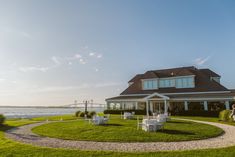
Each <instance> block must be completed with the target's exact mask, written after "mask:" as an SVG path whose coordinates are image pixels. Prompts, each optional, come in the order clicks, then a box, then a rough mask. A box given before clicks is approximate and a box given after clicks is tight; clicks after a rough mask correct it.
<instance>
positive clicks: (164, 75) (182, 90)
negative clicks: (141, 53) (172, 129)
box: [106, 66, 235, 115]
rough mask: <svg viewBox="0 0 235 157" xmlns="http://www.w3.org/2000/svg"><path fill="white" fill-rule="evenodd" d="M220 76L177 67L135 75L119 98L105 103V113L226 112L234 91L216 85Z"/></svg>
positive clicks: (201, 70) (206, 71)
mask: <svg viewBox="0 0 235 157" xmlns="http://www.w3.org/2000/svg"><path fill="white" fill-rule="evenodd" d="M220 78H221V76H220V75H218V74H217V73H215V72H213V71H212V70H210V69H197V68H196V67H193V66H192V67H180V68H173V69H163V70H151V71H147V72H145V73H144V74H138V75H136V76H135V77H133V78H132V79H131V80H130V81H129V82H128V84H129V86H128V88H127V89H126V90H124V91H123V92H122V93H121V94H120V95H119V96H117V97H112V98H108V99H106V102H107V107H108V109H129V110H141V109H143V110H146V114H147V115H148V114H149V113H155V112H164V113H167V112H168V111H170V112H180V111H190V110H204V111H219V110H223V109H230V108H231V103H232V102H233V101H234V100H235V91H234V90H229V89H227V88H226V87H224V86H223V85H222V84H221V83H220Z"/></svg>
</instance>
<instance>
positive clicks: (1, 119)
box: [0, 114, 5, 125]
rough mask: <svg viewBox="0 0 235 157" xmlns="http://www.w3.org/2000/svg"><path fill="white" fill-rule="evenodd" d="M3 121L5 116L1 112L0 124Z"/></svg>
mask: <svg viewBox="0 0 235 157" xmlns="http://www.w3.org/2000/svg"><path fill="white" fill-rule="evenodd" d="M4 121H5V117H4V116H3V115H2V114H0V125H2V124H3V123H4Z"/></svg>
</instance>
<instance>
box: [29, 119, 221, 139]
mask: <svg viewBox="0 0 235 157" xmlns="http://www.w3.org/2000/svg"><path fill="white" fill-rule="evenodd" d="M33 132H34V133H36V134H39V135H42V136H48V137H54V138H62V139H69V140H87V141H112V142H156V141H160V142H162V141H167V142H170V141H187V140H198V139H205V138H209V137H214V136H218V135H220V134H222V133H223V130H222V129H220V128H217V127H214V126H211V125H207V124H200V123H194V122H188V121H179V120H172V121H170V122H167V123H166V124H165V126H164V130H162V131H158V132H151V133H149V132H145V131H143V130H141V129H140V130H137V121H136V120H123V119H120V117H119V116H111V119H110V121H109V122H108V124H107V125H103V126H96V125H92V124H89V123H88V122H87V121H84V120H77V121H67V122H55V123H49V124H44V125H41V126H38V127H35V128H33Z"/></svg>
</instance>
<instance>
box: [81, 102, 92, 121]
mask: <svg viewBox="0 0 235 157" xmlns="http://www.w3.org/2000/svg"><path fill="white" fill-rule="evenodd" d="M90 102H91V103H93V100H90V101H89V100H84V101H83V103H84V105H85V111H84V112H85V115H84V118H87V106H88V103H90Z"/></svg>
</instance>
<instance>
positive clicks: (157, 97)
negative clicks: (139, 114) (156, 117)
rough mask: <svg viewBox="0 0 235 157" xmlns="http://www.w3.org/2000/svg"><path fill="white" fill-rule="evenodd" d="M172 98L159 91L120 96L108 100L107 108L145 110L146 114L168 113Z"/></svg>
mask: <svg viewBox="0 0 235 157" xmlns="http://www.w3.org/2000/svg"><path fill="white" fill-rule="evenodd" d="M169 100H170V98H169V97H167V96H164V95H161V94H159V93H153V94H151V95H141V96H133V97H130V96H129V97H128V96H120V97H116V98H115V99H110V100H106V101H107V109H113V110H145V111H146V115H147V116H149V115H150V114H152V113H158V114H160V113H164V114H167V113H168V108H169Z"/></svg>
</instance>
